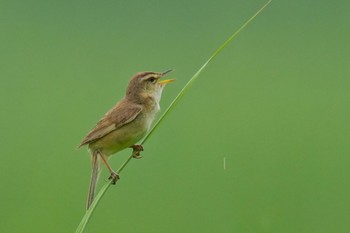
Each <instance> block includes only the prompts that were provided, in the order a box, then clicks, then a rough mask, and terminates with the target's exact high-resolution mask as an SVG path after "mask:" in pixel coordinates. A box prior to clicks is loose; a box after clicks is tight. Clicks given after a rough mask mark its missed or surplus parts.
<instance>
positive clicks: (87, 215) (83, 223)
mask: <svg viewBox="0 0 350 233" xmlns="http://www.w3.org/2000/svg"><path fill="white" fill-rule="evenodd" d="M271 1H272V0H269V1H268V2H267V3H266V4H265V5H263V6H262V7H261V8H260V9H259V10H258V11H257V12H256V13H255V14H254V15H253V16H252V17H251V18H250V19H248V20H247V21H246V22H245V23H244V24H243V25H242V26H241V27H240V28H239V29H238V30H237V31H236V32H235V33H233V34H232V35H231V37H230V38H228V39H227V40H226V41H225V42H224V43H223V44H221V45H220V47H219V48H218V49H217V50H216V51H215V52H214V53H213V54H212V55H211V56H210V58H209V59H208V60H207V61H206V62H205V63H204V64H203V65H202V66H201V67H200V68H199V70H198V71H197V72H196V73H195V74H194V75H193V76H192V78H191V79H190V80H189V81H188V82H187V83H186V85H185V86H184V87H183V88H182V90H181V91H180V92H179V94H178V95H177V96H176V97H175V99H174V100H173V101H172V102H171V104H170V105H169V107H168V108H167V109H166V110H165V111H164V113H163V114H162V115H161V117H160V118H159V120H158V121H157V122H156V123H155V124H154V126H153V127H152V129H151V130H150V131H149V132H148V134H147V135H146V137H145V138H144V139H143V140H142V141H141V145H143V144H144V143H145V142H146V141H147V140H148V139H149V137H150V136H151V135H152V134H153V132H154V131H155V129H156V128H157V127H158V126H159V124H160V123H161V122H162V121H163V120H164V118H165V117H166V116H167V115H168V114H169V113H170V112H171V111H172V110H173V109H174V107H175V106H176V104H177V103H178V102H179V101H180V99H181V98H182V97H183V96H184V95H185V94H186V93H187V92H188V90H189V89H190V87H191V86H192V85H193V83H194V82H195V81H196V80H197V79H198V77H199V75H200V73H201V72H202V71H203V70H204V68H205V67H206V66H207V65H208V64H209V63H210V62H211V61H212V60H213V59H214V58H215V57H216V56H217V55H218V54H219V53H220V52H221V51H222V50H223V49H224V48H225V47H226V46H227V45H228V44H229V43H230V42H231V41H232V40H233V39H234V38H235V37H236V36H237V35H238V34H239V33H240V32H241V31H242V30H243V29H244V28H245V27H246V26H247V25H248V24H249V23H250V22H251V21H253V20H254V18H255V17H256V16H257V15H258V14H260V13H261V12H262V11H263V10H264V9H265V8H266V7H267V6H268V5H269V4H270V3H271ZM132 156H133V155H131V156H129V157H128V159H127V160H126V161H125V162H124V163H123V164H122V165H121V167H120V168H119V169H118V170H117V173H121V171H122V170H123V169H124V168H125V167H126V165H127V164H128V163H129V162H130V160H131V159H132ZM110 186H111V182H107V183H106V184H104V185H103V186H102V188H101V189H100V191H99V192H98V194H97V195H96V197H95V200H94V201H93V202H92V204H91V206H90V208H89V209H88V210H87V211H86V213H85V215H84V216H83V218H82V220H81V222H80V224H79V225H78V227H77V229H76V231H75V233H82V232H84V230H85V228H86V225H87V224H88V222H89V220H90V218H91V216H92V214H93V212H94V210H95V209H96V206H97V205H98V203H99V202H100V200H101V198H102V197H103V195H104V194H105V193H106V192H107V190H108V188H109V187H110Z"/></svg>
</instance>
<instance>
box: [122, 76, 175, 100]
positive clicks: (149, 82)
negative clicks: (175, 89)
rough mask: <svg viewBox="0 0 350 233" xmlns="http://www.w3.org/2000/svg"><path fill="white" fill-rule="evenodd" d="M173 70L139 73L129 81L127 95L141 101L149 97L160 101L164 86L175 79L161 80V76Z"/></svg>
mask: <svg viewBox="0 0 350 233" xmlns="http://www.w3.org/2000/svg"><path fill="white" fill-rule="evenodd" d="M171 71H172V70H167V71H165V72H140V73H137V74H136V75H135V76H134V77H133V78H132V79H131V80H130V82H129V85H128V88H127V90H126V97H127V98H129V99H131V100H133V101H135V102H140V103H143V102H145V101H148V100H149V99H153V100H155V101H156V102H157V103H158V102H159V100H160V97H161V95H162V91H163V88H164V86H165V85H166V84H167V83H170V82H173V81H174V79H166V80H161V78H162V77H164V76H165V75H166V74H168V73H170V72H171Z"/></svg>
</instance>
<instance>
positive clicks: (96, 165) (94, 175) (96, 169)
mask: <svg viewBox="0 0 350 233" xmlns="http://www.w3.org/2000/svg"><path fill="white" fill-rule="evenodd" d="M100 156H101V155H100V154H99V152H97V151H96V152H94V153H93V154H92V157H91V163H92V171H91V179H90V187H89V194H88V199H87V203H86V209H89V207H90V205H91V204H92V202H93V201H94V198H95V190H96V185H97V181H98V178H99V175H100Z"/></svg>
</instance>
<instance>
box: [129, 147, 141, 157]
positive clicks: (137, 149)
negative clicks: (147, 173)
mask: <svg viewBox="0 0 350 233" xmlns="http://www.w3.org/2000/svg"><path fill="white" fill-rule="evenodd" d="M131 148H132V149H133V152H132V157H133V158H135V159H141V158H142V156H141V155H140V152H141V151H143V146H142V145H132V146H131Z"/></svg>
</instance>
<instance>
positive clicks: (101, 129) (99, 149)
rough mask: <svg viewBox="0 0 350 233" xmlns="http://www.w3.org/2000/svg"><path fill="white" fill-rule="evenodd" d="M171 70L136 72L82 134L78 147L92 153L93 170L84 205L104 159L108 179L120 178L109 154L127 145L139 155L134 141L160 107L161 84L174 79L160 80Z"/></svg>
mask: <svg viewBox="0 0 350 233" xmlns="http://www.w3.org/2000/svg"><path fill="white" fill-rule="evenodd" d="M171 71H172V70H167V71H165V72H150V71H147V72H139V73H137V74H135V75H134V76H133V77H132V78H131V80H130V81H129V84H128V86H127V89H126V93H125V96H124V98H123V99H121V100H120V101H119V102H118V103H117V104H116V105H115V106H114V107H113V108H112V109H110V110H109V111H108V112H107V113H106V114H105V115H104V116H103V117H102V119H101V120H99V121H98V122H97V124H96V126H95V127H94V128H93V129H92V130H91V131H90V132H89V133H88V134H87V135H86V136H85V138H84V139H83V140H82V142H81V143H80V144H79V146H78V148H80V147H82V146H85V145H86V146H88V150H89V152H90V154H91V163H92V171H91V178H90V186H89V192H88V199H87V205H86V208H87V209H88V208H89V207H90V205H91V204H92V202H93V200H94V196H95V189H96V184H97V181H98V177H99V173H100V164H101V163H104V164H105V165H106V167H107V169H108V170H109V172H110V174H111V175H110V177H109V179H110V180H111V183H112V184H115V183H116V182H117V180H118V179H119V174H117V173H116V172H115V171H114V170H113V169H112V168H111V166H110V165H109V163H108V159H109V157H110V156H111V155H113V154H115V153H117V152H119V151H121V150H124V149H126V148H132V149H133V157H134V158H141V156H140V152H141V151H143V147H142V145H138V144H136V143H137V142H138V141H139V140H141V139H142V138H143V137H144V136H145V135H146V134H147V132H148V131H149V129H150V127H151V125H152V122H153V120H154V119H155V116H156V113H157V112H158V111H159V110H160V105H159V102H160V99H161V95H162V91H163V88H164V87H165V85H166V84H167V83H170V82H173V81H174V79H166V80H161V78H162V77H164V76H165V75H167V74H168V73H170V72H171Z"/></svg>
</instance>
